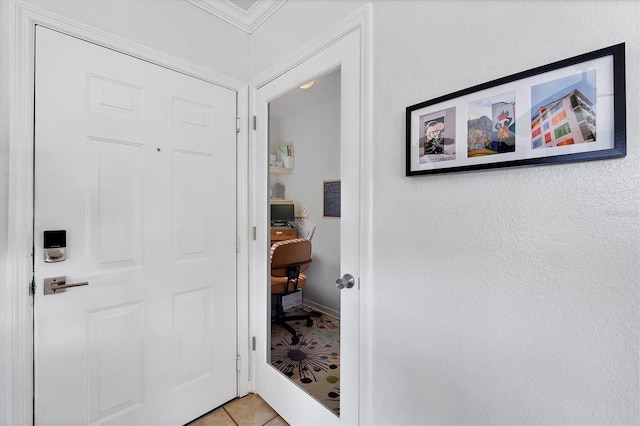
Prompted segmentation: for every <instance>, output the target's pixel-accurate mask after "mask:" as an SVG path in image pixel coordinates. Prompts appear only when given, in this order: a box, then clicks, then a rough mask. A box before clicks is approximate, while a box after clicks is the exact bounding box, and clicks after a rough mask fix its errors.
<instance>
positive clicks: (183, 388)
mask: <svg viewBox="0 0 640 426" xmlns="http://www.w3.org/2000/svg"><path fill="white" fill-rule="evenodd" d="M36 31H37V32H36V111H35V117H36V126H35V167H34V169H35V176H34V179H35V200H34V240H35V241H34V247H35V258H34V270H35V281H36V283H37V284H38V290H37V291H36V295H35V300H34V306H35V307H34V315H35V381H36V383H35V410H36V423H37V424H65V425H71V424H93V423H106V424H184V423H186V422H188V421H190V420H192V419H194V418H196V417H198V416H200V415H202V414H204V413H205V412H207V411H209V410H211V409H213V408H215V407H217V406H219V405H221V404H223V403H224V402H226V401H228V400H230V399H232V398H234V397H235V396H236V395H237V381H236V306H237V303H236V219H235V218H236V210H235V208H236V207H235V206H236V185H235V176H236V170H235V168H236V150H235V141H236V132H235V116H236V93H235V92H234V91H232V90H228V89H224V88H221V87H218V86H215V85H213V84H210V83H206V82H203V81H201V80H197V79H194V78H191V77H188V76H185V75H183V74H179V73H176V72H173V71H170V70H167V69H165V68H162V67H159V66H156V65H152V64H150V63H148V62H145V61H141V60H138V59H135V58H132V57H130V56H127V55H123V54H120V53H117V52H115V51H112V50H109V49H106V48H102V47H99V46H96V45H94V44H91V43H87V42H84V41H81V40H78V39H75V38H73V37H69V36H66V35H62V34H60V33H57V32H55V31H52V30H48V29H46V28H42V27H37V30H36ZM60 229H64V230H66V231H67V255H68V259H67V260H65V261H62V262H59V263H46V262H44V261H43V255H42V249H43V238H42V235H43V231H45V230H60ZM57 276H66V277H67V282H69V283H73V282H79V281H88V282H89V285H87V286H84V287H74V288H69V289H66V290H65V291H64V292H58V293H56V294H52V295H46V296H45V295H44V294H43V292H42V285H41V284H42V282H43V280H44V278H47V277H57Z"/></svg>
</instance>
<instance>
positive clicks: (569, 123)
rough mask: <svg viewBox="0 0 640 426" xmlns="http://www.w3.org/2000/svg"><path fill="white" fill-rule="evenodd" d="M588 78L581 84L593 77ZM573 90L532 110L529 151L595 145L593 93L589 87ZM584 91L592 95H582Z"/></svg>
mask: <svg viewBox="0 0 640 426" xmlns="http://www.w3.org/2000/svg"><path fill="white" fill-rule="evenodd" d="M587 74H589V73H584V75H583V76H580V77H582V78H581V82H585V81H587V80H589V77H591V78H595V73H594V75H593V76H587ZM575 86H576V85H574V86H573V87H570V88H568V89H567V90H566V91H565V94H562V93H561V92H560V93H557V94H556V95H555V96H554V97H553V98H552V99H553V100H551V101H548V100H547V101H546V102H545V103H544V104H543V105H541V106H538V107H537V109H535V110H532V115H531V149H537V148H549V147H556V146H564V145H573V144H577V143H585V142H595V140H596V111H595V100H592V99H593V98H594V96H595V90H591V89H592V87H593V86H592V85H589V84H583V85H582V86H583V87H581V88H578V87H575ZM581 89H582V90H581ZM587 91H588V92H593V93H589V94H590V95H591V96H588V95H586V94H585V92H587ZM590 97H591V98H592V99H590Z"/></svg>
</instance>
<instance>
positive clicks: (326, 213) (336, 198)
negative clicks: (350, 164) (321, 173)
mask: <svg viewBox="0 0 640 426" xmlns="http://www.w3.org/2000/svg"><path fill="white" fill-rule="evenodd" d="M322 199H323V203H322V204H323V213H322V216H323V217H325V218H339V217H340V179H332V180H324V181H322Z"/></svg>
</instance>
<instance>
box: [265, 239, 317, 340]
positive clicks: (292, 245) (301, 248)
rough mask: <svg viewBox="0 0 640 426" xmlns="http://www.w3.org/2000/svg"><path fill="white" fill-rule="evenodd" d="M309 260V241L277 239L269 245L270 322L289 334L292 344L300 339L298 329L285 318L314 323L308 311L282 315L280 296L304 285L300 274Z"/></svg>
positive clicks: (302, 276) (307, 323) (309, 323)
mask: <svg viewBox="0 0 640 426" xmlns="http://www.w3.org/2000/svg"><path fill="white" fill-rule="evenodd" d="M310 263H311V241H309V240H305V239H302V238H296V239H293V240H284V241H279V242H277V243H275V244H273V245H272V246H271V294H272V295H274V296H276V313H275V317H274V318H273V322H275V323H276V325H281V326H283V327H284V328H285V329H287V331H289V333H291V335H292V337H291V343H293V344H296V343H298V342H299V341H300V337H299V336H298V334H297V332H296V331H295V330H294V329H293V327H291V326H290V325H289V324H287V321H299V320H306V325H307V327H311V326H312V325H313V320H312V319H311V315H310V314H306V315H289V316H287V315H285V313H284V308H283V306H282V298H283V297H284V296H286V295H287V294H291V293H295V292H296V291H298V289H300V288H302V287H304V286H305V284H306V283H307V277H306V276H305V275H304V274H303V272H304V271H306V270H307V269H309V264H310Z"/></svg>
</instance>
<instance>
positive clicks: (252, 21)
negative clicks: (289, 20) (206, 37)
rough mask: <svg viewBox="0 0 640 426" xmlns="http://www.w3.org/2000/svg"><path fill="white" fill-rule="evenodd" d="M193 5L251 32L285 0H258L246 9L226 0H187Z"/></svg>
mask: <svg viewBox="0 0 640 426" xmlns="http://www.w3.org/2000/svg"><path fill="white" fill-rule="evenodd" d="M187 1H188V2H189V3H191V4H193V5H194V6H197V7H199V8H200V9H202V10H204V11H206V12H209V13H211V14H213V15H215V16H217V17H218V18H220V19H223V20H224V21H226V22H228V23H230V24H231V25H233V26H235V27H238V28H240V29H241V30H243V31H246V32H247V33H249V34H251V33H253V32H254V31H255V30H256V29H257V28H258V27H259V26H260V25H261V24H262V23H263V22H264V21H266V20H267V19H268V18H269V17H270V16H271V15H273V13H275V11H276V10H278V9H279V8H280V7H281V6H282V5H283V4H285V3H286V1H287V0H259V1H257V2H256V3H255V4H254V5H253V6H251V8H250V9H249V10H248V11H245V10H243V9H241V8H240V7H238V6H236V5H234V4H233V3H230V2H228V1H226V0H224V1H220V0H187Z"/></svg>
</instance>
